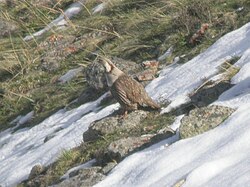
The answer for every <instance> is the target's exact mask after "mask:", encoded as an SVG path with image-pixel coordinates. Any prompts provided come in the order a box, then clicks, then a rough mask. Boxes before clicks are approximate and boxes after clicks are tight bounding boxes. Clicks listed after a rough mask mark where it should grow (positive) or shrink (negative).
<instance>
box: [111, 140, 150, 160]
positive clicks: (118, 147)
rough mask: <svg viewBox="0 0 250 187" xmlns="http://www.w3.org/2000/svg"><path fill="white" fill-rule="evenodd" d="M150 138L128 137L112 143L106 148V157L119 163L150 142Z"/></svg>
mask: <svg viewBox="0 0 250 187" xmlns="http://www.w3.org/2000/svg"><path fill="white" fill-rule="evenodd" d="M150 137H151V136H142V137H128V138H122V139H120V140H117V141H114V142H112V143H111V144H110V145H109V147H108V156H109V157H110V158H111V159H113V160H116V161H121V160H122V158H124V157H125V156H127V155H128V154H130V153H132V152H134V151H135V150H136V149H138V148H140V147H141V146H142V145H145V144H147V143H149V142H150Z"/></svg>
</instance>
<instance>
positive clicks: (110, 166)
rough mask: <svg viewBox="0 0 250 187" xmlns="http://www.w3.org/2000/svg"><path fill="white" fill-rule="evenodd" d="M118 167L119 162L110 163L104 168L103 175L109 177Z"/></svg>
mask: <svg viewBox="0 0 250 187" xmlns="http://www.w3.org/2000/svg"><path fill="white" fill-rule="evenodd" d="M116 165H117V162H109V163H107V164H106V166H104V167H103V168H102V173H103V174H104V175H107V174H108V173H109V172H110V171H111V170H112V169H113V168H114V167H115V166H116Z"/></svg>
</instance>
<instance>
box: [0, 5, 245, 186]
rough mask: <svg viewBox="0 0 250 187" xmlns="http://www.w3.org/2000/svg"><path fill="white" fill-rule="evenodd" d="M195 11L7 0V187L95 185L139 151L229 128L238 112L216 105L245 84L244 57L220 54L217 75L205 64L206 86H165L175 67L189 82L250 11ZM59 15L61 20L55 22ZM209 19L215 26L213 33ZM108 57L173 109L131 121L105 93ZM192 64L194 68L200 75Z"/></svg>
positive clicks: (137, 114)
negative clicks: (102, 59) (236, 81)
mask: <svg viewBox="0 0 250 187" xmlns="http://www.w3.org/2000/svg"><path fill="white" fill-rule="evenodd" d="M72 3H73V4H72ZM183 3H184V5H185V6H184V5H183V6H182V5H180V4H176V2H172V3H170V2H169V3H166V2H164V1H160V2H158V1H157V2H156V1H146V2H141V1H138V2H137V1H129V0H128V1H124V2H120V1H115V0H114V1H107V2H105V1H104V2H103V3H100V2H99V1H79V2H73V1H60V2H57V1H43V2H40V1H15V0H10V1H0V7H1V8H2V9H1V17H0V18H1V19H0V28H1V30H4V32H1V34H0V41H1V43H2V44H3V45H2V46H1V50H2V51H3V52H1V53H2V57H0V63H1V64H0V80H1V85H0V95H1V97H0V101H1V103H0V106H1V110H0V111H1V113H0V114H1V115H0V118H1V126H0V129H2V132H0V133H1V138H0V147H1V149H2V150H3V151H2V152H0V153H1V154H2V155H0V159H1V160H0V161H1V162H2V163H5V164H4V165H3V171H8V172H4V173H1V172H0V176H1V177H2V178H3V180H4V181H0V184H1V185H3V186H9V185H13V184H16V183H20V182H21V180H24V181H23V182H22V183H20V184H19V185H20V186H48V185H54V186H93V185H94V184H96V183H97V182H99V181H101V180H103V179H104V178H106V176H107V175H108V174H109V173H110V171H111V170H112V169H113V168H114V167H115V166H116V165H117V163H119V162H121V161H122V160H124V158H125V157H127V156H129V155H131V154H133V153H135V152H137V151H139V150H142V149H144V148H146V147H149V146H151V145H152V144H155V143H157V142H160V141H161V140H165V139H168V140H169V145H170V144H171V143H173V142H175V141H177V140H178V139H179V138H183V139H184V138H188V137H192V136H196V135H198V134H201V133H204V132H205V131H208V130H210V129H213V128H215V127H217V126H218V125H220V124H221V123H222V122H224V121H225V120H226V119H227V118H228V117H229V116H230V115H231V114H232V113H233V112H234V111H235V109H233V108H229V107H222V106H209V104H211V103H213V102H214V101H216V100H217V99H218V97H219V96H220V95H221V94H222V93H224V92H225V91H226V90H228V89H230V88H232V87H233V86H234V85H233V84H232V83H231V78H232V77H233V76H234V75H235V74H237V73H238V71H239V70H240V67H239V66H234V63H236V62H238V60H239V59H241V55H242V53H243V52H239V54H235V55H233V56H231V57H226V56H225V58H224V57H223V58H222V57H221V56H223V55H221V56H219V55H220V54H218V55H217V56H216V55H214V56H213V57H211V59H213V58H214V62H212V61H213V60H211V64H212V65H211V67H214V68H215V69H216V70H212V68H211V70H210V67H206V66H204V69H206V68H207V72H204V71H203V69H202V68H201V67H200V71H202V73H204V77H202V75H199V72H196V73H193V69H192V70H190V71H189V72H190V76H194V80H190V81H191V83H193V85H196V86H194V87H193V86H190V85H189V83H187V84H186V85H184V86H181V85H180V83H178V82H174V79H173V80H172V82H173V83H171V81H169V85H168V88H170V87H171V88H175V84H176V89H177V90H179V91H176V92H175V91H173V90H171V89H166V88H165V87H162V86H164V84H163V83H162V82H164V79H167V78H168V76H169V77H170V76H172V74H174V70H176V73H175V75H176V76H177V77H178V76H183V74H180V75H178V72H177V70H178V68H179V67H180V66H181V65H182V64H183V63H185V62H187V61H189V60H190V59H192V58H193V57H194V56H195V55H197V54H199V53H200V51H202V50H204V49H205V48H207V47H208V46H209V45H210V44H211V43H212V42H213V41H216V40H217V39H218V38H219V37H220V36H222V35H223V34H225V33H227V32H229V31H230V30H233V29H236V28H238V27H239V26H241V25H242V24H243V23H245V22H246V20H247V18H248V17H249V16H250V15H249V13H248V11H247V10H248V9H249V8H250V6H249V3H248V2H247V1H240V2H230V3H227V2H226V1H225V2H224V4H223V2H220V3H219V4H213V6H212V4H211V5H209V6H208V4H207V3H205V2H204V3H202V2H199V1H195V0H194V1H192V2H189V3H188V2H186V1H183ZM83 4H84V6H82V5H83ZM221 4H223V5H221ZM162 7H163V8H162ZM186 7H187V8H186ZM3 8H4V9H3ZM67 8H68V9H67ZM62 9H64V10H65V11H64V12H63V13H62ZM169 9H171V10H172V11H169ZM3 10H5V11H3ZM179 10H180V12H179ZM195 11H196V12H197V14H193V12H195ZM223 11H225V12H224V13H225V14H224V15H221V14H223ZM25 12H26V14H24V13H25ZM210 13H211V14H210ZM77 14H78V15H77ZM15 15H19V16H18V17H16V16H15ZM62 15H64V16H62ZM208 15H210V16H208ZM58 16H59V17H58ZM36 18H39V19H38V20H36ZM82 18H85V19H82ZM53 19H55V20H57V21H52V23H53V24H54V25H53V26H51V24H50V23H51V20H53ZM186 19H188V22H187V20H186ZM131 20H132V21H131ZM190 20H192V21H190ZM206 22H209V27H208V29H205V30H203V28H202V24H203V23H206ZM55 24H59V25H57V26H56V25H55ZM43 28H46V29H45V30H43V32H39V31H40V29H43ZM31 33H35V34H33V35H31ZM41 33H42V34H41ZM40 34H41V35H40ZM191 39H192V42H191V43H190V41H191ZM9 49H12V50H9ZM31 51H32V52H31ZM242 51H243V49H242ZM96 54H105V55H107V56H109V57H112V60H113V61H114V62H115V63H116V64H117V66H118V67H119V68H121V69H122V70H124V71H125V72H127V73H128V74H130V75H131V76H133V77H134V78H135V79H137V80H138V81H141V83H142V84H144V85H147V84H148V83H149V82H150V81H151V80H153V79H155V78H156V79H155V80H156V81H155V82H153V83H151V84H150V85H149V86H148V87H147V88H148V89H147V90H148V91H149V92H150V94H151V96H153V98H154V99H156V100H157V101H158V102H160V103H161V104H162V107H163V110H162V112H161V113H159V112H149V111H134V112H132V113H130V114H129V115H128V116H127V118H126V119H120V117H119V115H118V111H117V110H118V105H117V104H114V103H115V100H114V99H112V97H111V96H110V95H109V94H107V93H106V94H104V93H105V92H106V91H107V89H106V83H105V81H104V78H103V69H102V67H100V66H99V65H98V63H96V62H95V57H96V56H95V55H96ZM183 54H185V55H183ZM201 56H202V55H201ZM217 57H218V58H219V57H221V59H219V60H218V58H217ZM203 58H204V57H203ZM152 59H154V60H152ZM196 59H197V58H196ZM207 59H210V56H207ZM207 59H206V60H207ZM145 60H147V61H145ZM206 60H205V63H208V64H210V61H209V60H207V61H206ZM197 61H198V60H197ZM217 61H218V62H217ZM195 66H198V64H197V63H194V66H193V68H194V67H195ZM181 67H182V68H183V72H184V70H185V68H186V70H187V68H189V67H188V65H187V66H181ZM179 69H180V68H179ZM69 70H70V71H69ZM160 70H161V71H160ZM159 71H160V76H159ZM212 71H214V73H211V72H212ZM215 72H216V73H215ZM187 73H188V71H187ZM206 73H207V75H205V74H206ZM196 74H197V75H196ZM214 74H219V76H218V77H217V78H215V77H216V76H215V75H214ZM187 75H189V74H186V76H187ZM158 76H159V77H158ZM195 76H196V77H195ZM157 77H158V78H157ZM182 79H183V77H179V80H182ZM83 80H84V81H83ZM183 80H184V79H183ZM161 81H162V82H161ZM195 81H197V82H195ZM178 86H180V88H178ZM161 87H162V88H161ZM152 88H153V89H152ZM182 88H183V89H182ZM171 91H172V93H171ZM182 91H183V92H185V93H188V98H187V97H186V98H184V102H182V101H181V102H180V100H181V99H178V98H177V99H176V98H175V97H177V96H178V95H179V94H180V93H182ZM102 94H104V95H102ZM166 95H167V96H166ZM96 99H97V100H96ZM90 101H93V102H90ZM170 102H171V103H170ZM169 104H170V105H169ZM10 106H12V107H10ZM59 109H61V110H59ZM51 114H53V115H51ZM183 115H185V117H183ZM48 116H50V118H47V117H48ZM46 118H47V119H46ZM44 119H45V120H44ZM40 122H41V123H40ZM179 125H180V128H178V126H179ZM39 131H43V132H40V134H39V133H37V132H39ZM35 133H37V134H35ZM58 140H59V141H58ZM10 142H12V143H10ZM59 142H60V143H59ZM80 142H83V143H81V144H80ZM39 147H40V148H39ZM5 150H8V151H5ZM46 151H47V152H46ZM26 153H27V155H26ZM20 154H21V155H20ZM47 154H49V155H50V156H48V155H47ZM58 155H61V156H59V159H58ZM27 156H30V158H31V159H30V160H27ZM8 157H9V158H11V159H13V160H15V159H19V160H20V161H21V162H19V164H16V166H15V167H16V171H18V172H19V174H18V175H17V176H13V175H12V176H11V177H9V176H10V175H11V173H12V172H13V171H12V170H11V169H10V168H12V167H13V165H11V164H10V163H11V162H9V161H11V159H8ZM32 159H33V160H32ZM93 159H94V160H93ZM88 161H89V162H88ZM86 162H87V164H84V163H86ZM25 164H26V165H25ZM72 167H74V168H73V169H71V170H69V169H70V168H72ZM0 171H1V170H0ZM20 171H23V172H20ZM67 171H68V172H67ZM65 173H67V175H65ZM8 174H9V175H8ZM65 176H66V177H65ZM1 177H0V178H1ZM12 177H14V178H12ZM6 181H7V182H6Z"/></svg>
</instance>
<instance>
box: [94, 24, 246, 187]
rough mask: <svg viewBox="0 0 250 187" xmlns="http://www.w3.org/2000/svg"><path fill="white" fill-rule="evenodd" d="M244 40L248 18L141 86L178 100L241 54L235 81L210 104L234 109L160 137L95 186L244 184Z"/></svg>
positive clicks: (155, 94) (225, 186)
mask: <svg viewBox="0 0 250 187" xmlns="http://www.w3.org/2000/svg"><path fill="white" fill-rule="evenodd" d="M249 40H250V23H248V24H246V25H245V26H243V27H242V28H240V29H238V30H236V31H233V32H231V33H229V34H227V35H225V36H224V37H222V38H221V39H220V40H218V41H217V42H216V43H215V44H214V45H212V46H211V47H210V48H209V49H208V50H206V51H205V52H204V53H202V54H200V55H198V56H197V57H196V58H194V59H192V60H191V61H189V62H188V63H186V64H184V65H182V66H179V67H176V68H174V69H173V68H171V69H170V70H164V71H163V75H161V76H160V77H159V78H158V79H155V80H154V81H153V82H152V83H151V84H150V85H149V86H148V87H147V89H148V91H149V92H150V93H151V95H152V96H153V97H154V98H155V99H158V100H162V101H164V100H166V99H168V100H170V101H172V103H178V102H179V103H182V101H183V100H184V101H185V99H183V98H186V97H187V96H188V93H190V92H192V91H193V90H194V89H195V88H197V87H198V86H199V85H200V84H201V83H202V79H203V78H204V77H206V78H212V77H213V76H214V75H215V73H216V72H217V71H218V69H217V67H218V66H220V64H221V63H223V61H225V60H226V59H229V58H231V57H233V56H241V58H240V60H239V61H238V62H237V63H236V65H237V66H239V67H241V70H240V71H239V72H238V74H236V75H235V76H234V77H233V78H232V83H233V84H235V86H233V87H232V88H231V89H229V90H228V91H226V92H224V93H223V94H222V95H221V96H220V97H219V99H218V101H216V102H215V103H213V104H217V105H225V106H229V107H234V108H236V109H237V110H236V112H234V113H233V114H232V115H231V116H230V117H229V118H228V119H227V120H226V121H224V122H223V124H221V125H220V126H219V127H217V128H215V129H213V130H211V131H208V132H206V133H203V134H201V135H198V136H196V137H193V138H189V139H184V140H180V141H176V142H175V143H174V144H172V145H171V146H168V147H166V146H164V145H165V144H166V143H168V140H165V141H162V142H160V143H158V144H156V145H154V146H151V147H149V148H148V149H146V150H143V151H140V152H137V153H135V154H133V155H131V156H129V157H127V158H126V159H125V160H124V161H122V162H121V163H120V164H118V166H117V167H116V168H115V169H113V171H112V172H111V174H110V175H109V176H108V177H107V178H106V179H105V180H104V181H102V182H100V183H99V184H97V185H96V187H99V186H100V187H105V186H109V187H112V186H143V187H146V186H173V185H175V184H176V183H177V182H179V181H182V180H184V181H185V182H184V184H183V185H182V187H198V186H200V187H211V186H220V187H228V186H230V187H238V186H244V187H247V186H250V167H249V166H250V136H249V135H250V126H249V120H250V115H249V111H250V74H249V72H250V49H249V48H250V41H249ZM166 71H167V74H166V73H165V72H166ZM178 100H180V101H178ZM173 105H174V106H175V104H173ZM165 110H167V108H166V109H165Z"/></svg>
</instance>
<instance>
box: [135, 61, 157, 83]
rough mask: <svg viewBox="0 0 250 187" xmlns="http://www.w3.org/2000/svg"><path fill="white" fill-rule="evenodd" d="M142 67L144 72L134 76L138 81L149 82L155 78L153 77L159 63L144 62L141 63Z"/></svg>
mask: <svg viewBox="0 0 250 187" xmlns="http://www.w3.org/2000/svg"><path fill="white" fill-rule="evenodd" d="M142 66H143V67H144V69H145V70H144V71H142V72H139V73H137V74H136V79H137V80H138V81H140V82H141V81H149V80H153V79H154V78H155V75H156V73H157V71H158V67H159V62H158V61H156V60H151V61H149V60H148V61H144V62H142Z"/></svg>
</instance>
